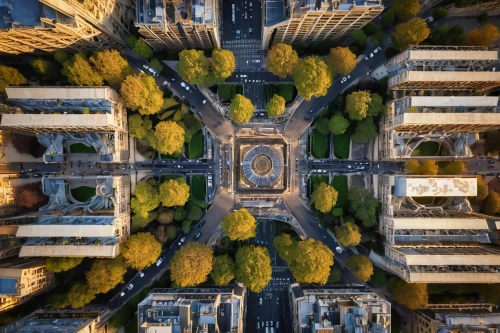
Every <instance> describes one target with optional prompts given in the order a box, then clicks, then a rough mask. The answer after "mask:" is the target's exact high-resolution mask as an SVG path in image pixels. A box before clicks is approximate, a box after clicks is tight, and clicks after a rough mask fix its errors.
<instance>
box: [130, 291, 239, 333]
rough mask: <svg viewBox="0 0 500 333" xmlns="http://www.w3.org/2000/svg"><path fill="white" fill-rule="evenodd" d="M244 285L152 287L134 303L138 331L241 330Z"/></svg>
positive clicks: (148, 332) (184, 332)
mask: <svg viewBox="0 0 500 333" xmlns="http://www.w3.org/2000/svg"><path fill="white" fill-rule="evenodd" d="M245 297H246V289H245V288H244V287H240V286H235V287H233V288H232V289H231V288H222V289H221V288H183V289H173V288H171V289H153V290H151V292H150V293H149V294H148V296H147V297H146V298H145V299H144V300H142V302H140V303H139V305H138V311H137V314H138V321H139V333H156V332H158V333H159V332H165V333H167V332H181V333H189V332H206V333H208V332H231V333H243V322H244V317H245V302H246V300H245Z"/></svg>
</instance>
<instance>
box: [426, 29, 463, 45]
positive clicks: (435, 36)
mask: <svg viewBox="0 0 500 333" xmlns="http://www.w3.org/2000/svg"><path fill="white" fill-rule="evenodd" d="M430 39H431V41H432V44H434V45H462V44H463V42H464V40H465V36H464V28H462V27H461V26H460V25H455V26H453V27H451V28H449V27H448V24H443V25H442V26H440V27H437V28H435V29H432V30H431V37H430Z"/></svg>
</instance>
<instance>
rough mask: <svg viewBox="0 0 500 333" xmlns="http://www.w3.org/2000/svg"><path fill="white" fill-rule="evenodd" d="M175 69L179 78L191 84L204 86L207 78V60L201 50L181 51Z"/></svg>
mask: <svg viewBox="0 0 500 333" xmlns="http://www.w3.org/2000/svg"><path fill="white" fill-rule="evenodd" d="M177 67H178V69H179V75H180V76H181V78H182V79H183V80H184V81H186V82H189V83H191V84H204V82H205V79H206V78H207V76H208V60H207V58H206V57H205V54H204V53H203V51H201V50H200V51H197V50H194V49H192V50H182V51H181V52H180V53H179V63H178V65H177Z"/></svg>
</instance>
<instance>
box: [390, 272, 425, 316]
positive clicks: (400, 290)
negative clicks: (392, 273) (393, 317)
mask: <svg viewBox="0 0 500 333" xmlns="http://www.w3.org/2000/svg"><path fill="white" fill-rule="evenodd" d="M387 289H388V290H389V293H391V296H392V298H393V299H394V300H395V301H396V302H398V303H399V304H401V305H404V306H406V307H407V308H408V309H410V310H415V309H418V308H424V307H426V306H427V303H428V296H427V284H426V283H406V282H405V281H403V280H401V279H400V278H398V277H391V278H390V279H389V281H388V282H387Z"/></svg>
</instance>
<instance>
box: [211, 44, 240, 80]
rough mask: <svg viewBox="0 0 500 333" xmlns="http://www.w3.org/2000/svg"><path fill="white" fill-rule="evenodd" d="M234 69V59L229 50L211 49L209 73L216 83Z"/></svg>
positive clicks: (229, 74)
mask: <svg viewBox="0 0 500 333" xmlns="http://www.w3.org/2000/svg"><path fill="white" fill-rule="evenodd" d="M235 70H236V60H235V59H234V54H233V52H231V51H229V50H221V49H214V50H213V51H212V66H211V72H210V75H211V76H213V77H214V78H215V81H216V82H217V83H222V82H224V80H226V79H227V78H228V77H230V76H231V75H232V74H233V72H234V71H235Z"/></svg>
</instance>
